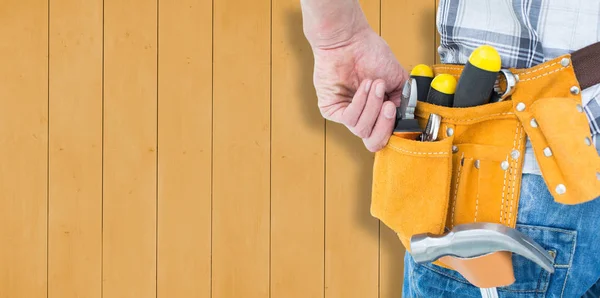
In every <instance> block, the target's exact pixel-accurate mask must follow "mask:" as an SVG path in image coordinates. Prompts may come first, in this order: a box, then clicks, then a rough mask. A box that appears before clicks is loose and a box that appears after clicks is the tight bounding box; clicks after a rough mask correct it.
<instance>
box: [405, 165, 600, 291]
mask: <svg viewBox="0 0 600 298" xmlns="http://www.w3.org/2000/svg"><path fill="white" fill-rule="evenodd" d="M516 229H517V230H519V231H521V232H523V233H525V234H527V235H528V236H529V237H531V238H532V239H533V240H534V241H536V242H537V243H538V244H540V245H541V246H542V247H544V248H545V249H546V250H548V251H549V252H551V253H550V254H551V255H553V256H554V268H555V271H554V273H552V274H550V273H548V272H547V271H545V270H543V269H542V268H541V267H540V266H538V265H536V264H535V263H533V262H531V261H529V260H528V259H525V258H523V257H521V256H519V255H516V254H513V266H514V272H515V279H516V281H515V283H514V284H512V285H510V286H508V287H500V288H498V295H499V296H500V297H502V298H504V297H565V298H573V297H582V296H584V295H586V296H585V297H600V284H596V283H597V282H598V280H599V278H600V242H599V241H600V239H599V238H600V199H596V200H593V201H591V202H587V203H584V204H581V205H573V206H568V205H562V204H559V203H556V202H554V200H553V198H552V196H551V194H550V192H548V189H547V188H546V184H545V182H544V180H543V178H542V177H541V176H539V175H533V174H524V175H523V180H522V185H521V198H520V200H519V213H518V216H517V226H516ZM403 297H404V298H408V297H411V298H412V297H481V293H480V291H479V289H478V288H476V287H474V286H473V285H471V284H470V283H469V282H468V281H467V280H466V279H464V278H463V277H462V276H461V275H460V274H459V273H457V272H456V271H452V270H448V269H445V268H442V267H439V266H436V265H433V264H430V263H427V264H416V263H415V262H414V260H413V259H412V257H411V256H410V254H408V253H407V254H406V255H405V258H404V287H403Z"/></svg>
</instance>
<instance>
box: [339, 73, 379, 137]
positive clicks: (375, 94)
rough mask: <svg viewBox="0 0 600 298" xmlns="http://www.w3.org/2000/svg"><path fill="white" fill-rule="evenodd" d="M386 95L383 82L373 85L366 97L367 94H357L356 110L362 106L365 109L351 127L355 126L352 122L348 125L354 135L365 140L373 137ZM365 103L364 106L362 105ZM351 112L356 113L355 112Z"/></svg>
mask: <svg viewBox="0 0 600 298" xmlns="http://www.w3.org/2000/svg"><path fill="white" fill-rule="evenodd" d="M384 95H385V84H384V82H383V81H382V80H375V81H374V82H373V83H372V84H371V89H370V90H369V92H368V94H366V96H365V94H358V92H357V96H355V98H354V99H353V102H354V100H357V101H358V104H357V107H356V108H355V109H356V110H358V107H359V106H361V105H363V106H364V108H363V109H362V112H361V113H360V116H359V117H358V119H357V121H356V122H355V124H354V125H351V124H353V123H352V122H349V124H347V125H346V126H347V127H348V128H349V129H350V131H351V132H352V133H353V134H355V135H356V136H358V137H360V138H363V139H364V138H368V137H369V136H370V135H371V132H372V131H373V127H374V126H375V122H376V121H377V118H378V116H379V114H380V111H381V107H382V105H383V100H384ZM365 97H366V99H365ZM363 101H364V104H363V103H362V102H363ZM351 112H352V113H356V112H355V111H351ZM352 116H353V117H355V116H354V114H352ZM351 120H354V119H351Z"/></svg>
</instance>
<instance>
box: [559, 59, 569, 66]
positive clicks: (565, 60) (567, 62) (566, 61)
mask: <svg viewBox="0 0 600 298" xmlns="http://www.w3.org/2000/svg"><path fill="white" fill-rule="evenodd" d="M569 62H570V61H569V58H562V59H561V60H560V65H562V66H563V67H567V66H569Z"/></svg>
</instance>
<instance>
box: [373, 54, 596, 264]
mask: <svg viewBox="0 0 600 298" xmlns="http://www.w3.org/2000/svg"><path fill="white" fill-rule="evenodd" d="M593 50H594V51H595V52H600V46H599V45H594V48H593ZM590 52H591V51H590V50H587V51H583V53H579V52H575V53H572V54H568V55H563V56H560V57H557V58H556V59H553V60H550V61H547V62H545V63H543V64H540V65H537V66H535V67H532V68H527V69H515V68H510V69H508V70H509V71H510V73H511V74H512V75H514V77H515V78H517V84H516V86H515V87H514V91H511V92H512V93H511V95H510V96H508V97H507V98H506V99H504V100H502V101H500V102H490V100H489V99H490V98H491V97H492V94H491V90H493V88H494V87H493V86H494V84H495V83H496V81H497V80H498V78H499V76H500V74H499V72H498V70H499V69H500V66H499V64H498V61H496V60H495V59H498V57H499V56H498V55H497V53H495V51H494V50H493V48H491V47H489V46H483V47H481V48H479V49H477V50H476V51H474V52H473V55H471V57H470V59H469V62H468V63H467V64H466V65H447V64H436V65H432V66H431V69H432V72H433V77H438V76H441V77H442V78H443V77H448V76H450V77H453V78H454V79H456V80H457V81H458V83H457V85H456V90H455V94H454V97H453V102H452V105H448V104H439V102H440V101H444V99H443V94H441V97H442V99H441V100H438V101H436V103H438V104H434V103H430V102H428V101H422V100H420V101H418V102H417V105H416V109H415V113H414V118H415V119H416V120H417V121H418V124H419V126H420V127H421V129H424V128H425V125H426V123H427V120H428V118H429V116H430V115H431V114H432V113H434V114H437V115H439V116H441V119H442V120H441V126H440V128H439V134H438V136H437V140H436V141H434V142H420V141H417V140H415V139H414V135H409V134H401V133H399V134H393V135H392V136H391V137H390V140H389V142H388V144H387V145H386V146H385V148H383V149H382V150H380V151H378V152H377V153H376V154H375V159H374V164H373V184H372V198H371V214H372V215H373V216H374V217H376V218H378V219H380V220H381V221H382V222H383V223H385V224H386V225H387V227H389V228H390V229H392V230H393V231H394V232H396V233H397V235H398V237H399V238H400V241H401V242H402V244H403V245H404V247H405V248H406V249H407V250H409V251H410V245H409V243H410V238H411V236H412V235H415V234H421V233H430V234H433V235H440V234H443V233H444V232H445V231H447V230H449V229H452V228H453V227H454V226H456V225H459V224H463V223H473V222H490V223H499V224H503V225H506V226H508V227H511V228H514V227H515V225H516V218H517V214H518V213H519V209H518V206H519V191H520V189H521V188H520V183H521V173H522V165H523V157H524V156H525V154H524V153H525V152H524V150H525V143H526V138H527V137H529V139H530V140H531V143H532V145H533V149H534V152H535V157H536V159H537V161H538V164H539V165H540V168H541V171H542V174H543V178H544V180H545V182H546V185H547V186H548V188H549V190H550V192H551V194H552V195H553V197H554V200H555V201H556V202H558V203H562V204H566V205H572V204H581V203H584V202H587V201H590V200H593V199H596V198H598V197H599V196H600V180H599V177H600V157H599V156H598V154H597V152H596V149H595V148H594V146H593V144H591V141H590V140H591V134H590V129H589V125H588V121H587V117H586V116H585V113H583V109H582V107H581V92H579V91H580V90H581V89H582V88H583V87H585V86H590V83H593V82H596V81H597V82H596V83H600V76H599V77H598V78H597V79H596V78H594V79H590V78H589V77H588V73H593V72H587V71H582V70H585V69H586V67H587V66H586V65H585V64H590V63H589V56H590V54H589V53H590ZM596 73H597V72H596ZM431 85H432V87H433V88H430V89H436V88H438V86H437V84H434V82H432V83H431ZM440 89H441V87H440ZM438 91H440V92H442V93H443V90H438ZM449 93H451V92H449ZM438 95H440V94H438ZM436 264H437V265H440V266H444V267H447V268H451V267H450V266H448V265H447V264H443V263H441V262H437V263H436Z"/></svg>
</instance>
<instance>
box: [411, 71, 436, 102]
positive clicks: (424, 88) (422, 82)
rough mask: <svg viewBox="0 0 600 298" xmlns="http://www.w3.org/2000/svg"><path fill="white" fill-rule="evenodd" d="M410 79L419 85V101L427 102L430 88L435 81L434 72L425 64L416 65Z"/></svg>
mask: <svg viewBox="0 0 600 298" xmlns="http://www.w3.org/2000/svg"><path fill="white" fill-rule="evenodd" d="M410 78H411V79H415V81H416V84H417V100H419V101H426V100H427V93H428V92H429V86H430V85H431V81H432V80H433V70H432V69H431V67H429V66H427V65H425V64H419V65H416V66H415V67H414V68H413V69H412V71H411V72H410Z"/></svg>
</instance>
